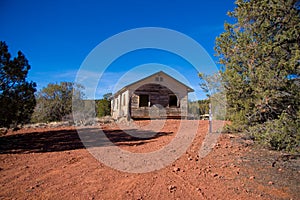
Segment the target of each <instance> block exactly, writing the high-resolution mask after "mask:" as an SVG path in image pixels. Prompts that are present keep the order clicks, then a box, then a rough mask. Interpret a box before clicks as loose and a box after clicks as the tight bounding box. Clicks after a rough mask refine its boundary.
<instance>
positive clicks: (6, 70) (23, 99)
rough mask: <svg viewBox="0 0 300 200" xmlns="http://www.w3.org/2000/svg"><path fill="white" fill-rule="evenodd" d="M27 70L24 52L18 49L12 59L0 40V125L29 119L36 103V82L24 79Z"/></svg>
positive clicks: (6, 125) (25, 121)
mask: <svg viewBox="0 0 300 200" xmlns="http://www.w3.org/2000/svg"><path fill="white" fill-rule="evenodd" d="M29 70H30V65H29V63H28V60H27V59H26V58H25V56H24V54H23V53H22V52H21V51H19V52H18V54H17V56H16V57H15V58H13V59H12V58H11V55H10V53H9V51H8V46H7V45H6V43H5V42H2V41H0V106H1V109H0V127H7V128H9V127H11V126H13V127H16V126H17V125H18V124H24V123H27V122H29V121H30V118H31V114H32V113H33V109H34V107H35V104H36V102H35V96H34V93H35V91H36V89H35V88H36V83H34V82H29V81H27V80H26V78H27V74H28V71H29Z"/></svg>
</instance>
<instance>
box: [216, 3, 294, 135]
mask: <svg viewBox="0 0 300 200" xmlns="http://www.w3.org/2000/svg"><path fill="white" fill-rule="evenodd" d="M229 16H231V17H233V18H234V20H235V21H234V23H231V24H230V23H225V25H224V28H225V32H224V33H222V34H221V35H220V36H219V37H218V38H217V39H216V47H215V50H216V52H217V55H218V56H219V62H220V64H221V65H222V70H221V73H222V78H223V81H224V86H225V89H226V96H227V107H228V110H227V113H228V114H229V115H228V116H229V118H230V120H231V121H232V122H233V127H234V128H235V129H236V130H244V129H247V128H248V127H250V126H255V125H259V124H264V123H265V122H268V123H269V122H270V121H272V120H279V119H283V117H282V115H287V116H288V118H289V119H290V120H292V121H293V122H295V121H296V120H299V104H300V103H299V99H300V95H299V77H300V68H299V65H300V63H299V62H300V17H299V2H298V1H297V0H285V1H283V0H237V1H236V8H235V9H234V11H232V12H229ZM283 124H284V123H283ZM296 124H297V123H296ZM287 126H288V125H287ZM296 130H299V125H297V127H295V129H294V131H296ZM283 134H285V133H283ZM295 134H299V133H294V135H293V134H292V137H296V136H295Z"/></svg>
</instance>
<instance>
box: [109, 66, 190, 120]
mask: <svg viewBox="0 0 300 200" xmlns="http://www.w3.org/2000/svg"><path fill="white" fill-rule="evenodd" d="M193 91H194V90H193V89H192V88H190V87H188V86H186V85H185V84H183V83H181V82H180V81H178V80H176V79H174V78H173V77H171V76H169V75H168V74H166V73H164V72H163V71H160V72H157V73H155V74H152V75H151V76H148V77H146V78H144V79H141V80H139V81H137V82H134V83H132V84H129V85H127V86H125V87H124V88H122V89H121V90H119V91H118V92H116V93H115V94H114V95H113V97H112V99H111V115H112V117H113V118H114V119H119V118H127V119H128V120H129V119H149V118H152V119H153V118H156V119H159V118H186V117H187V116H188V93H189V92H193Z"/></svg>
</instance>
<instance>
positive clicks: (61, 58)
mask: <svg viewBox="0 0 300 200" xmlns="http://www.w3.org/2000/svg"><path fill="white" fill-rule="evenodd" d="M233 8H234V1H233V0H211V1H201V0H173V1H167V0H151V1H148V0H124V1H121V0H119V1H116V0H109V1H104V0H99V1H91V0H73V1H71V0H69V1H65V0H61V1H59V0H53V1H42V0H41V1H39V0H27V1H22V0H0V18H1V30H0V40H2V41H5V42H6V43H7V45H8V46H9V51H10V52H11V53H12V54H13V55H16V52H17V51H18V50H21V51H22V52H23V53H24V54H25V56H26V58H27V59H28V60H29V63H30V65H31V67H32V68H31V70H30V72H29V76H28V79H29V80H32V81H35V82H36V83H37V85H38V89H41V88H42V87H45V86H46V85H47V84H48V83H50V82H51V83H55V82H57V83H59V82H61V81H74V79H75V76H76V73H77V71H78V69H79V68H80V66H81V64H82V62H83V61H84V59H85V58H86V56H87V55H88V54H89V53H90V52H91V51H92V50H93V49H94V48H95V47H96V46H97V45H98V44H99V43H100V42H102V41H104V40H106V39H107V38H109V37H111V36H113V35H115V34H118V33H120V32H122V31H126V30H129V29H133V28H140V27H163V28H168V29H173V30H176V31H179V32H181V33H184V34H186V35H188V36H189V37H191V38H193V39H194V40H196V41H197V42H198V43H199V44H201V45H202V46H203V47H204V49H205V50H206V51H207V52H208V54H209V55H210V56H211V57H213V56H214V50H213V48H214V43H215V38H216V37H217V36H218V35H219V34H220V33H222V32H223V25H224V22H225V21H230V20H231V19H229V17H228V16H227V15H226V13H227V12H228V11H230V10H233ZM137 58H138V59H137ZM213 60H214V61H217V58H213ZM147 63H161V64H164V65H167V66H169V67H170V68H171V69H174V70H175V71H177V72H178V73H180V74H181V75H183V76H184V78H186V79H188V80H189V81H190V83H191V86H192V87H193V88H194V89H195V90H196V92H197V94H196V95H197V98H204V95H203V94H202V93H201V91H200V88H199V87H198V84H199V80H198V79H197V71H195V70H194V69H193V67H191V66H188V63H186V62H185V61H184V60H182V59H180V58H178V57H176V56H174V55H172V54H170V53H167V52H163V51H154V50H153V51H151V50H148V51H143V52H139V51H137V52H135V53H129V54H128V55H125V56H122V57H120V59H118V60H116V61H115V62H114V63H113V64H112V66H110V67H109V68H108V69H107V73H106V74H107V75H106V76H105V77H102V78H103V79H105V80H103V82H102V85H101V87H100V86H99V87H100V89H99V90H98V91H97V92H96V98H100V97H102V95H103V94H104V93H107V92H113V88H115V84H116V82H120V81H119V80H120V77H122V76H123V75H124V74H125V73H126V72H127V71H128V70H130V69H131V68H133V67H135V66H138V65H143V64H147ZM148 67H149V66H148ZM150 68H151V67H150ZM152 70H159V69H158V68H157V67H156V68H155V67H153V69H152ZM150 73H152V71H151V70H150V69H149V70H148V74H150ZM170 73H171V72H170ZM148 74H147V73H145V74H144V75H148ZM171 75H172V74H171ZM142 76H143V75H137V76H136V77H133V80H134V79H139V78H142ZM124 84H125V83H124Z"/></svg>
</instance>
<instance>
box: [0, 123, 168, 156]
mask: <svg viewBox="0 0 300 200" xmlns="http://www.w3.org/2000/svg"><path fill="white" fill-rule="evenodd" d="M129 131H131V132H132V131H137V133H141V134H145V131H141V130H133V129H131V130H129ZM83 132H85V134H80V137H79V135H78V133H77V131H76V130H73V129H70V130H52V131H51V130H50V131H42V132H30V133H22V134H15V135H6V136H2V137H0V154H18V153H43V152H57V151H68V150H75V149H82V148H85V147H100V146H105V145H112V143H113V144H115V145H129V146H133V145H142V144H145V143H147V142H151V140H152V139H154V138H158V137H161V136H164V135H168V134H172V132H159V133H156V134H152V133H150V134H149V131H148V133H147V134H149V135H154V136H153V137H149V138H138V137H133V136H131V135H128V134H126V133H125V132H124V131H122V130H117V129H116V130H105V135H106V137H105V136H104V135H103V132H102V133H101V132H100V131H99V129H98V128H86V129H83ZM101 134H102V136H101ZM98 136H100V137H98ZM107 138H108V139H109V140H107ZM81 139H83V140H84V145H83V142H82V140H81Z"/></svg>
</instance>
